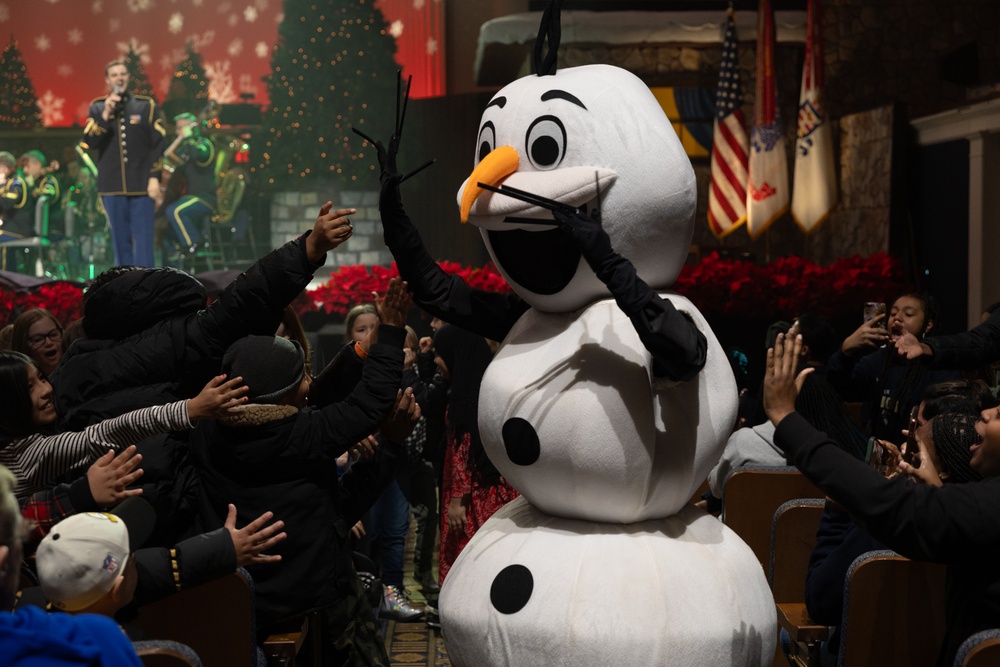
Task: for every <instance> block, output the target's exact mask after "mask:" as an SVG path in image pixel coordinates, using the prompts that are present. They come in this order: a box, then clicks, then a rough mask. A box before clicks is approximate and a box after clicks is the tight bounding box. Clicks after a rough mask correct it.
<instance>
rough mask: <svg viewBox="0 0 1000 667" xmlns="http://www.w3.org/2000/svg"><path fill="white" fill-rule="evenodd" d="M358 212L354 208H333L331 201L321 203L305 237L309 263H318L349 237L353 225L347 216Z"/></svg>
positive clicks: (351, 233)
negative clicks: (310, 228)
mask: <svg viewBox="0 0 1000 667" xmlns="http://www.w3.org/2000/svg"><path fill="white" fill-rule="evenodd" d="M357 212H358V209H356V208H338V209H336V210H334V209H333V202H330V201H328V202H327V203H325V204H323V207H322V208H321V209H320V210H319V215H318V216H317V217H316V223H315V224H314V225H313V230H312V234H310V235H309V236H307V237H306V258H307V259H308V260H309V262H310V263H311V264H319V263H320V262H322V261H323V258H325V257H326V253H328V252H330V251H331V250H333V249H334V248H336V247H337V246H339V245H340V244H341V243H343V242H344V241H346V240H347V239H349V238H351V236H352V235H353V234H354V227H352V226H351V221H350V219H349V218H348V217H347V216H349V215H354V214H355V213H357Z"/></svg>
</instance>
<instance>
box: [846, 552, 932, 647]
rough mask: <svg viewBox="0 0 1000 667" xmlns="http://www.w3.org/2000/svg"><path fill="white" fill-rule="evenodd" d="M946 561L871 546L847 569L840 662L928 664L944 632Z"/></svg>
mask: <svg viewBox="0 0 1000 667" xmlns="http://www.w3.org/2000/svg"><path fill="white" fill-rule="evenodd" d="M944 588H945V566H944V565H941V564H938V563H922V562H919V561H913V560H910V559H908V558H904V557H903V556H900V555H899V554H897V553H895V552H893V551H869V552H868V553H865V554H862V555H861V556H858V558H856V559H855V561H854V562H853V563H852V564H851V567H850V568H849V569H848V571H847V581H846V583H845V588H844V615H843V619H842V621H841V628H840V635H841V638H840V654H839V656H838V658H837V664H838V665H841V666H847V667H864V666H866V665H871V666H872V667H874V666H876V665H879V666H882V665H907V666H908V667H924V666H925V665H926V666H927V667H930V666H931V665H933V664H934V662H935V659H936V658H937V655H938V651H939V650H940V648H941V642H942V640H943V639H944V633H945V595H944Z"/></svg>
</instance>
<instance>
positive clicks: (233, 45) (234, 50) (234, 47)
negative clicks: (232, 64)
mask: <svg viewBox="0 0 1000 667" xmlns="http://www.w3.org/2000/svg"><path fill="white" fill-rule="evenodd" d="M241 53H243V40H242V39H240V38H239V37H237V38H236V39H234V40H233V41H231V42H229V55H231V56H232V57H233V58H235V57H237V56H238V55H240V54H241Z"/></svg>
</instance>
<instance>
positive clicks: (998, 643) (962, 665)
mask: <svg viewBox="0 0 1000 667" xmlns="http://www.w3.org/2000/svg"><path fill="white" fill-rule="evenodd" d="M994 665H1000V628H993V629H991V630H983V631H981V632H977V633H976V634H974V635H972V636H971V637H969V638H968V639H966V640H965V641H964V642H962V645H961V646H959V647H958V653H956V654H955V667H993V666H994Z"/></svg>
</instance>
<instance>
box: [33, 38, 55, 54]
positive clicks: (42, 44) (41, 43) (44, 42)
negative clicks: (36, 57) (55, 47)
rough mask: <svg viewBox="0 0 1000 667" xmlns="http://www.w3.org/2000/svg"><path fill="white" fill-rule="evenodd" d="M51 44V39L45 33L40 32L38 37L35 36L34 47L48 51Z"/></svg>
mask: <svg viewBox="0 0 1000 667" xmlns="http://www.w3.org/2000/svg"><path fill="white" fill-rule="evenodd" d="M51 46H52V40H51V39H49V38H48V36H47V35H45V34H41V35H39V36H38V37H35V48H36V49H38V50H39V51H48V50H49V47H51Z"/></svg>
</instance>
